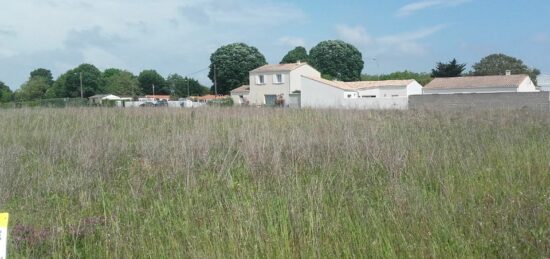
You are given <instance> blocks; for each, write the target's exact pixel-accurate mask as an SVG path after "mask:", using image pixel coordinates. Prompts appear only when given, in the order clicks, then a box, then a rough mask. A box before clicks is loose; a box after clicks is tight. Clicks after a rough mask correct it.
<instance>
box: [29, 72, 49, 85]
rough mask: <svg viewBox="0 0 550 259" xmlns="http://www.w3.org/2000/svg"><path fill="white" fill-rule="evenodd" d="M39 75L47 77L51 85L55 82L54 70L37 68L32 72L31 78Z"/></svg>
mask: <svg viewBox="0 0 550 259" xmlns="http://www.w3.org/2000/svg"><path fill="white" fill-rule="evenodd" d="M37 76H41V77H43V78H46V79H47V82H48V85H50V86H52V85H53V83H54V81H53V76H52V72H51V71H50V70H48V69H45V68H37V69H35V70H33V71H32V72H31V74H30V78H33V77H37Z"/></svg>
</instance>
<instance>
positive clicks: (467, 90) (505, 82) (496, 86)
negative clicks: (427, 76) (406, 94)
mask: <svg viewBox="0 0 550 259" xmlns="http://www.w3.org/2000/svg"><path fill="white" fill-rule="evenodd" d="M537 91H538V90H537V89H536V87H535V84H534V83H533V81H531V78H530V77H529V76H528V75H504V76H464V77H449V78H435V79H434V80H432V81H431V82H430V83H429V84H427V85H426V86H424V88H423V94H472V93H516V92H537Z"/></svg>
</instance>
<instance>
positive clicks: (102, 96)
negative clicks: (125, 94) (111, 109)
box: [88, 94, 126, 105]
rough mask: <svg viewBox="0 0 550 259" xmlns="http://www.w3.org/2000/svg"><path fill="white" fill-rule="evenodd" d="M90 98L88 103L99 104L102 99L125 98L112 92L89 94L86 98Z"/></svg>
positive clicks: (116, 99) (117, 99)
mask: <svg viewBox="0 0 550 259" xmlns="http://www.w3.org/2000/svg"><path fill="white" fill-rule="evenodd" d="M88 99H89V100H90V103H92V104H96V105H101V104H103V101H120V100H126V98H120V97H118V96H116V95H112V94H97V95H94V96H90V97H89V98H88Z"/></svg>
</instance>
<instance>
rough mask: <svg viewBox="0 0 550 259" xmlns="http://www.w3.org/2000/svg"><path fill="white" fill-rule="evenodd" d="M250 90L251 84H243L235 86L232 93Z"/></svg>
mask: <svg viewBox="0 0 550 259" xmlns="http://www.w3.org/2000/svg"><path fill="white" fill-rule="evenodd" d="M248 92H250V86H249V85H243V86H241V87H239V88H235V89H233V90H231V93H235V94H237V93H248Z"/></svg>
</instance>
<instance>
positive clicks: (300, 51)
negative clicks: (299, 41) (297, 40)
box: [281, 47, 309, 64]
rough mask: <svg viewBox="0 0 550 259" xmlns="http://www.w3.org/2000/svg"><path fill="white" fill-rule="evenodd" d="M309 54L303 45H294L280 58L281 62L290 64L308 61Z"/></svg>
mask: <svg viewBox="0 0 550 259" xmlns="http://www.w3.org/2000/svg"><path fill="white" fill-rule="evenodd" d="M308 60H309V55H308V54H307V50H306V48H304V47H296V48H294V49H293V50H291V51H289V52H288V53H287V54H286V55H285V56H284V57H283V59H282V60H281V64H292V63H297V62H298V61H301V62H308Z"/></svg>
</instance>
